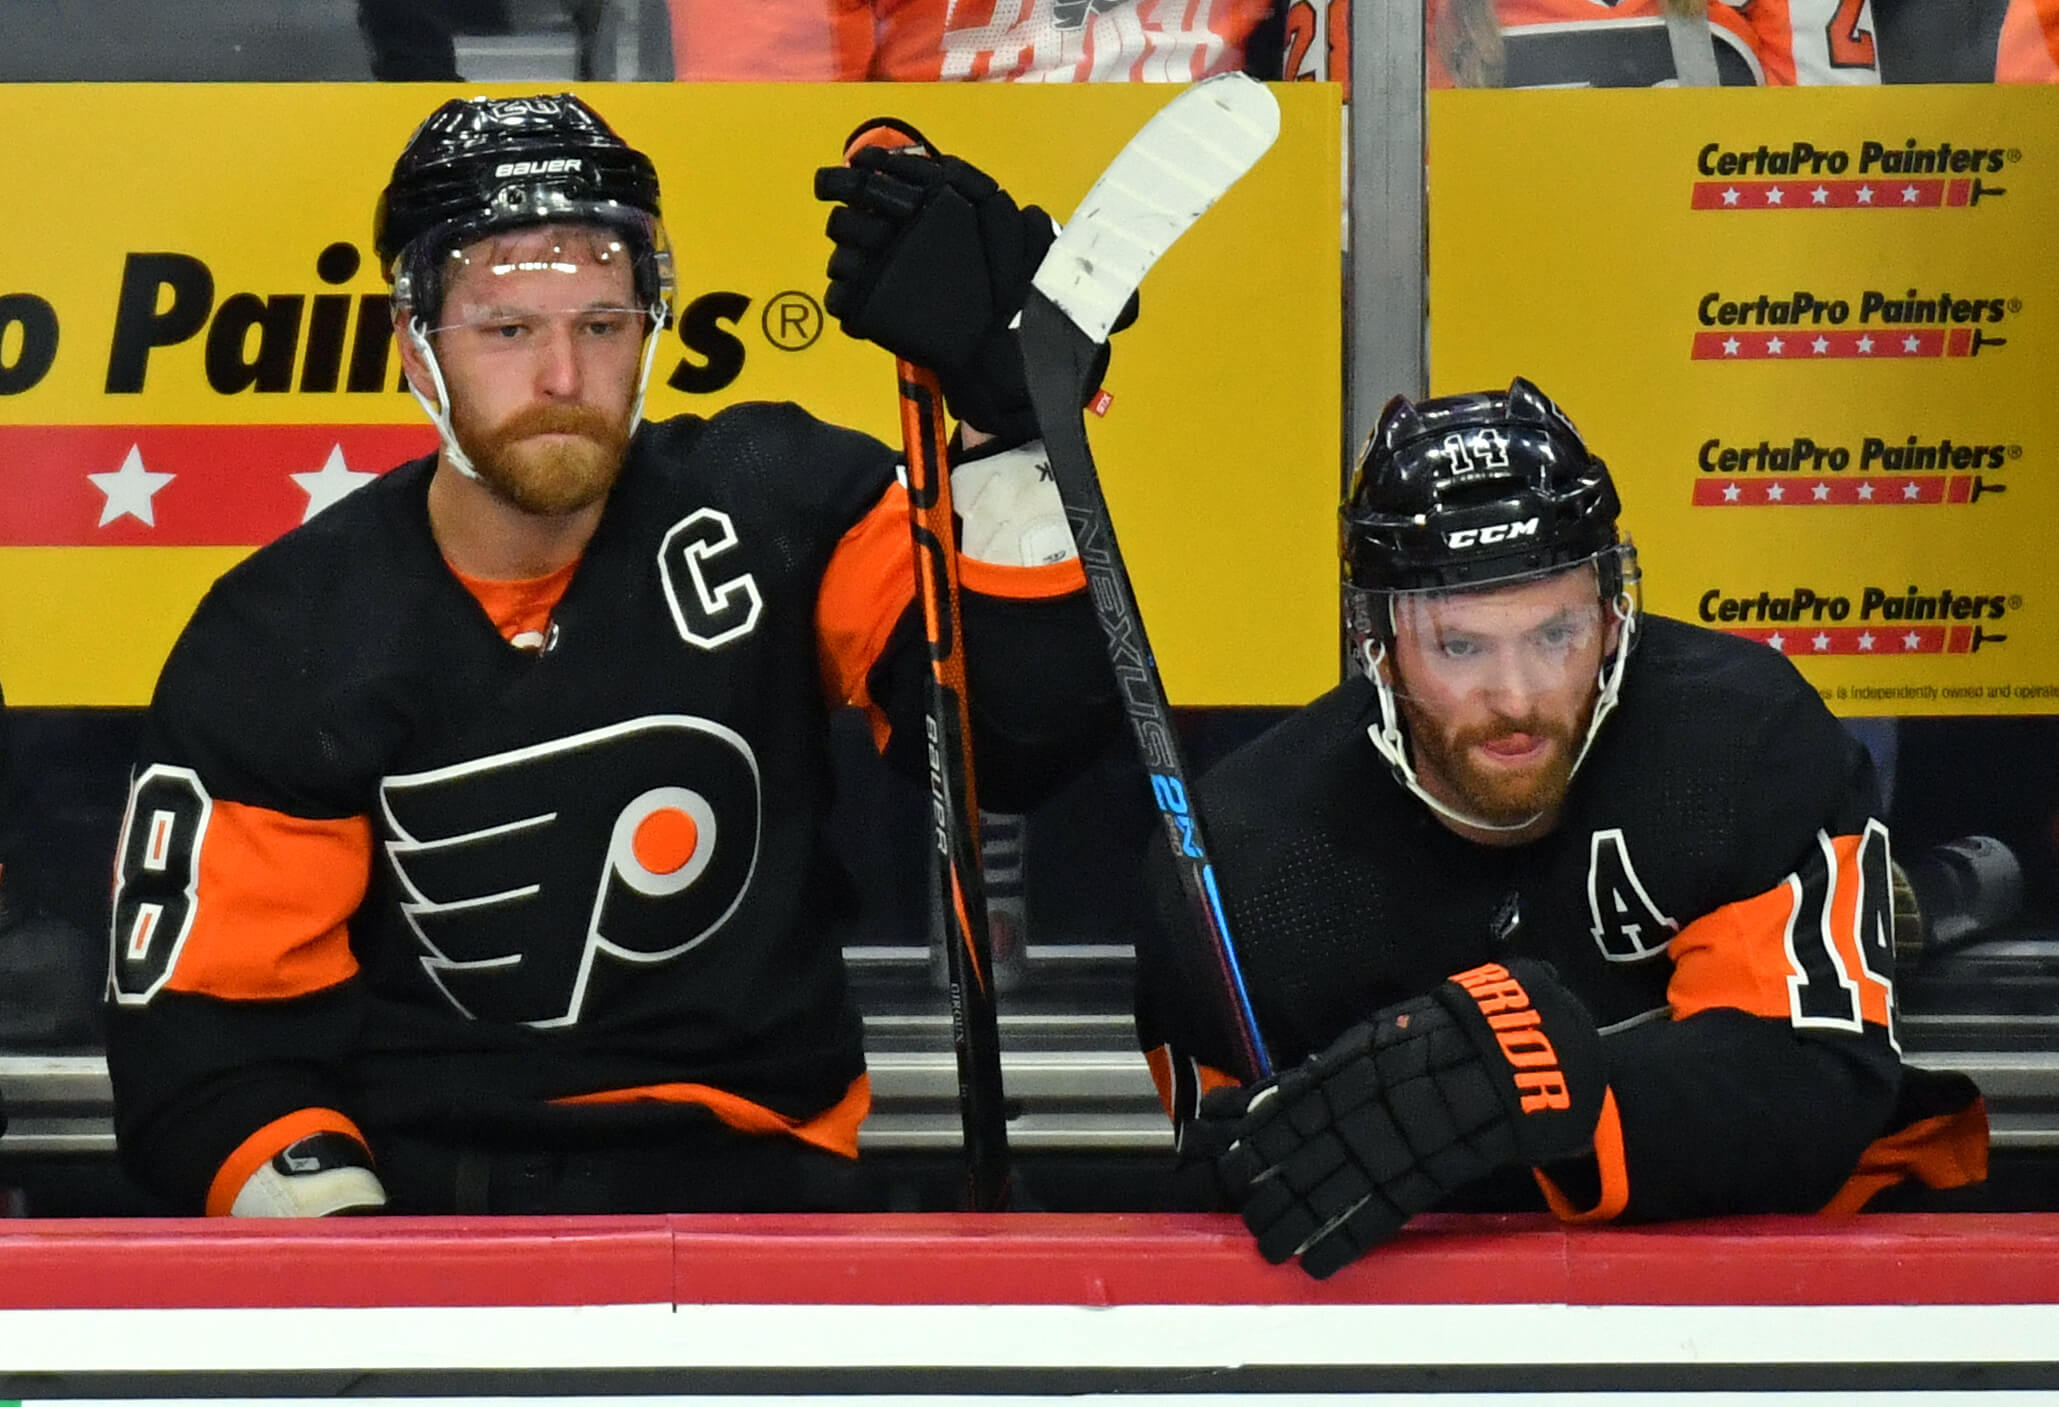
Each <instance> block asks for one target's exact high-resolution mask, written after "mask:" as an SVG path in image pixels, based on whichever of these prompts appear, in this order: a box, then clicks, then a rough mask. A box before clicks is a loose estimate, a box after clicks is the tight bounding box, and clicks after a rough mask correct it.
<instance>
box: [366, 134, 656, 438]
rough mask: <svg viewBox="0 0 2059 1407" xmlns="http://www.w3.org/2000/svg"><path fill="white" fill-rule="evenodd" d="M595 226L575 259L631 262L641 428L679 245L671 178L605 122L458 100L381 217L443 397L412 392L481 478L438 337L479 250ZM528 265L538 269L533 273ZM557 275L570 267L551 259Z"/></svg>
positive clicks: (418, 345) (419, 342)
mask: <svg viewBox="0 0 2059 1407" xmlns="http://www.w3.org/2000/svg"><path fill="white" fill-rule="evenodd" d="M559 224H565V225H593V226H597V227H599V228H600V229H602V230H605V231H606V232H607V238H606V240H605V242H604V243H603V242H600V241H597V242H596V244H597V247H596V248H595V249H593V250H588V251H581V252H579V253H578V254H577V255H576V256H575V255H574V254H572V253H571V252H569V251H568V253H567V255H566V258H567V259H570V260H574V261H575V262H576V260H577V259H588V260H593V259H598V260H604V261H612V260H613V259H615V258H621V257H627V259H628V260H629V264H630V273H631V287H632V289H633V290H634V297H635V301H636V305H637V306H636V309H635V310H634V311H640V312H642V313H643V314H644V316H645V319H646V322H645V328H644V351H643V361H642V366H641V368H640V370H639V373H638V377H637V383H636V393H635V401H634V404H633V405H632V406H631V409H630V416H629V428H630V429H631V430H634V429H635V428H636V425H637V423H638V422H639V421H640V420H641V419H642V418H643V400H644V392H645V390H646V388H647V387H648V386H649V383H650V374H651V365H652V363H653V361H654V360H655V358H656V355H657V350H658V332H659V330H660V329H661V328H662V327H664V325H665V322H666V319H667V318H668V316H669V315H670V312H671V304H672V296H673V293H674V276H673V267H672V248H671V242H670V241H669V240H668V239H667V238H666V234H665V226H664V223H663V221H662V219H661V218H660V214H659V207H658V174H657V169H656V168H655V167H654V166H652V164H651V160H650V158H649V157H647V156H645V155H644V154H643V153H642V152H640V151H638V150H636V149H635V148H634V147H632V146H630V145H629V144H628V143H627V142H624V141H623V140H622V139H621V138H620V137H618V136H617V135H615V132H614V130H613V129H612V128H610V127H609V126H608V124H607V123H606V122H605V121H603V120H602V118H601V116H600V114H599V113H597V112H595V111H594V110H593V109H592V108H590V107H588V106H587V105H586V104H585V103H584V102H581V101H580V100H579V99H578V98H576V97H574V96H573V95H572V94H570V93H558V94H544V95H538V96H535V97H526V98H453V99H452V100H451V101H449V102H447V103H445V104H444V105H443V106H441V107H439V108H437V109H436V111H434V112H432V113H431V114H429V116H428V118H427V119H426V120H424V121H423V123H422V124H421V126H419V127H417V128H416V129H415V132H414V135H413V136H411V137H410V138H409V139H408V143H407V146H406V148H405V149H403V150H402V152H401V154H400V159H399V160H398V161H396V162H394V164H393V175H392V178H391V179H390V180H388V182H387V183H386V189H385V190H384V191H383V192H381V193H380V196H379V205H378V209H377V210H376V212H375V213H374V215H373V217H372V242H373V247H374V248H375V249H376V250H377V252H378V256H379V264H380V267H381V269H382V270H384V272H385V274H386V277H387V278H388V279H389V280H391V281H392V283H393V321H394V325H395V326H396V327H397V328H399V329H400V331H401V334H402V335H403V336H405V337H406V338H407V339H408V341H409V343H410V344H411V345H412V346H413V347H414V349H415V351H416V352H417V353H419V354H420V356H421V358H422V361H423V364H424V365H425V366H426V367H427V369H428V373H429V377H430V380H431V382H432V389H433V392H434V394H433V395H431V394H428V393H426V392H425V391H424V390H423V389H422V388H420V387H418V386H416V385H415V384H414V383H413V381H412V380H410V382H409V389H410V390H412V391H413V392H414V395H415V399H416V400H417V401H419V402H420V403H421V406H422V409H423V410H424V411H425V412H426V413H427V414H428V416H429V419H430V421H431V422H432V423H434V424H435V426H436V430H437V434H438V436H439V437H440V438H441V440H442V444H443V452H444V457H445V458H446V459H447V460H448V461H449V462H450V463H451V464H452V466H453V467H455V468H456V469H457V470H458V471H459V472H460V473H462V474H465V475H467V476H468V477H472V478H477V477H478V476H477V473H476V471H475V470H474V469H473V467H472V461H471V457H470V456H469V455H468V454H467V453H466V452H465V450H464V448H463V446H461V445H460V444H459V443H458V439H457V432H456V431H455V430H454V429H453V428H452V425H451V415H450V394H449V390H448V387H447V385H446V383H445V380H444V375H443V367H442V364H441V363H440V362H439V360H438V359H437V355H436V349H435V345H434V343H433V341H432V333H433V332H434V330H435V325H436V322H437V320H438V319H439V317H440V316H441V315H442V312H443V301H444V295H445V294H446V292H447V291H448V289H449V287H450V280H451V278H452V277H453V275H454V273H455V271H456V269H457V267H458V262H457V261H460V260H462V259H463V258H464V257H465V254H464V251H465V250H466V249H467V247H468V246H471V245H474V244H476V243H477V242H478V241H480V240H482V239H487V238H488V237H490V236H493V235H496V234H499V233H501V232H512V231H520V230H523V229H526V228H532V227H535V226H540V225H559ZM525 267H527V266H525ZM548 267H552V268H557V267H565V266H564V265H558V264H550V265H548Z"/></svg>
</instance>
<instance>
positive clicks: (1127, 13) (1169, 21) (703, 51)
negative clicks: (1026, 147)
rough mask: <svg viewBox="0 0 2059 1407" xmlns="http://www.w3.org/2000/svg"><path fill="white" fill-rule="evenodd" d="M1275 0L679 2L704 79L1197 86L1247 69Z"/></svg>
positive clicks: (689, 49)
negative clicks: (1256, 34)
mask: <svg viewBox="0 0 2059 1407" xmlns="http://www.w3.org/2000/svg"><path fill="white" fill-rule="evenodd" d="M1270 9H1271V5H1270V3H1269V0H752V3H750V4H745V5H737V4H730V3H719V2H718V0H673V4H672V52H673V68H674V72H675V73H676V74H677V75H678V77H679V78H681V79H684V80H688V81H694V82H709V81H714V82H747V81H754V80H781V81H792V80H802V81H809V80H857V79H892V80H896V81H902V82H917V83H925V82H936V81H938V80H974V81H978V80H992V81H1008V82H1047V83H1067V82H1088V81H1093V82H1103V81H1128V82H1152V83H1186V82H1190V81H1192V80H1194V79H1197V78H1206V77H1208V76H1209V75H1211V74H1216V73H1224V72H1228V71H1230V70H1232V69H1236V68H1239V67H1241V66H1242V64H1243V62H1244V40H1245V37H1246V36H1247V35H1249V34H1250V32H1251V30H1252V27H1253V26H1254V25H1256V24H1257V23H1258V22H1259V21H1260V20H1262V19H1264V18H1265V16H1266V15H1267V13H1268V12H1269V11H1270Z"/></svg>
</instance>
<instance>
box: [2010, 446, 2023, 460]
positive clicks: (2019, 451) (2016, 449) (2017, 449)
mask: <svg viewBox="0 0 2059 1407" xmlns="http://www.w3.org/2000/svg"><path fill="white" fill-rule="evenodd" d="M2009 457H2010V458H2011V459H2021V458H2023V446H2022V445H2011V446H2009Z"/></svg>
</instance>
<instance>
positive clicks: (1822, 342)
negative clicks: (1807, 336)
mask: <svg viewBox="0 0 2059 1407" xmlns="http://www.w3.org/2000/svg"><path fill="white" fill-rule="evenodd" d="M1809 350H1810V351H1812V352H1814V353H1815V354H1816V355H1817V356H1819V357H1820V356H1822V355H1823V354H1824V353H1825V352H1827V351H1829V350H1830V339H1829V338H1828V337H1818V338H1817V339H1816V340H1815V341H1814V342H1811V343H1810V344H1809Z"/></svg>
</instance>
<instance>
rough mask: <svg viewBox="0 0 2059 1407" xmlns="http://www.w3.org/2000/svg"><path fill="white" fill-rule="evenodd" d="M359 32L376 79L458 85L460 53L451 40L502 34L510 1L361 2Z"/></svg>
mask: <svg viewBox="0 0 2059 1407" xmlns="http://www.w3.org/2000/svg"><path fill="white" fill-rule="evenodd" d="M357 25H358V29H359V30H360V31H361V32H362V33H363V34H364V36H365V51H366V53H367V54H368V55H369V56H370V58H371V61H372V77H374V78H377V79H380V80H382V81H384V82H389V83H454V82H456V81H457V80H458V78H459V74H458V69H457V47H456V45H455V44H454V43H453V41H452V39H451V36H452V34H453V33H454V32H456V31H459V30H462V31H464V32H465V33H467V34H500V33H505V32H506V30H507V28H508V11H507V4H506V0H358V4H357Z"/></svg>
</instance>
